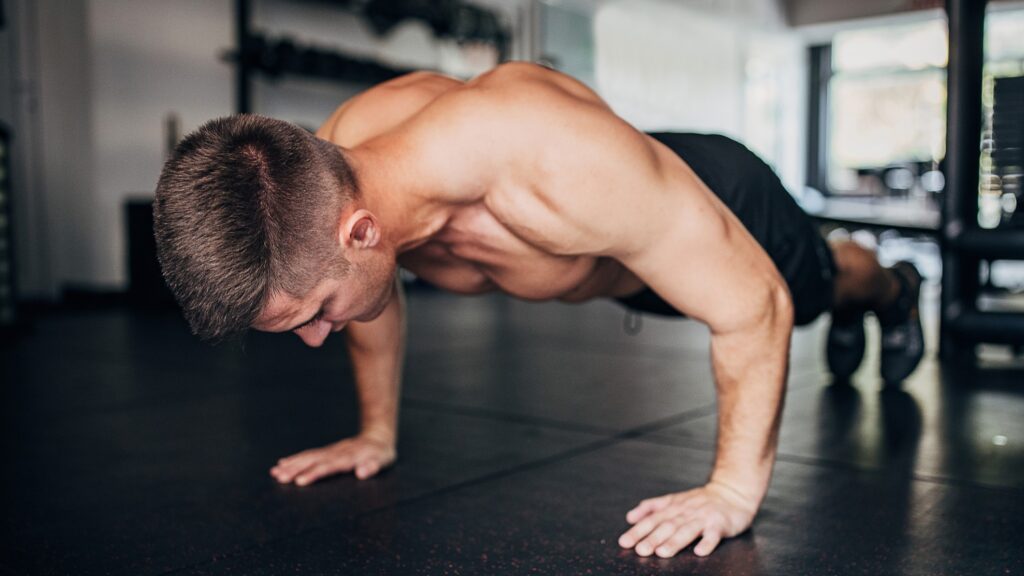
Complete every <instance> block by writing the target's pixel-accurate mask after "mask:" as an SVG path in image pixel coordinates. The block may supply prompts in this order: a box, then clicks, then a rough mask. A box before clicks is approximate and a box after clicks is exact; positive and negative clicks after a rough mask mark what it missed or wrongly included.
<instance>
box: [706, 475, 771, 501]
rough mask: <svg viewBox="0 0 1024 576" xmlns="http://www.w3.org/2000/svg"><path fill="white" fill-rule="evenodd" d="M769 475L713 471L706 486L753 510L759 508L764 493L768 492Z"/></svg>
mask: <svg viewBox="0 0 1024 576" xmlns="http://www.w3.org/2000/svg"><path fill="white" fill-rule="evenodd" d="M769 477H770V472H769V474H751V473H749V472H747V473H745V474H730V473H728V472H725V471H717V470H716V471H715V472H713V473H712V474H711V478H710V479H709V480H708V486H715V487H718V488H720V489H721V490H722V491H724V492H726V493H728V494H729V495H731V496H732V497H734V498H735V499H737V500H742V501H743V502H744V503H746V504H748V505H750V506H751V507H753V508H754V509H757V508H759V507H760V506H761V501H762V500H764V496H765V493H766V492H768V481H769Z"/></svg>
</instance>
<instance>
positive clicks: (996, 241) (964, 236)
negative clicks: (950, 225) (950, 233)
mask: <svg viewBox="0 0 1024 576" xmlns="http://www.w3.org/2000/svg"><path fill="white" fill-rule="evenodd" d="M947 246H949V248H950V249H951V250H952V251H958V252H960V253H961V254H967V255H971V256H976V257H979V258H984V259H986V260H999V259H1003V260H1024V230H1021V229H1017V230H1014V229H1012V228H1006V229H1000V228H997V229H995V230H981V229H970V230H965V231H964V232H963V233H961V234H960V235H959V236H957V237H956V238H950V239H949V240H948V242H947Z"/></svg>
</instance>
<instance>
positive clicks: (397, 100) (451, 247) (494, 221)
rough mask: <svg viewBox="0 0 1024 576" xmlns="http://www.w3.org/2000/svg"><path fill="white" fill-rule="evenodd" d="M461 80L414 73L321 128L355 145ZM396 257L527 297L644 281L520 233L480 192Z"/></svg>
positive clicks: (438, 275)
mask: <svg viewBox="0 0 1024 576" xmlns="http://www.w3.org/2000/svg"><path fill="white" fill-rule="evenodd" d="M460 85H462V83H461V82H460V81H458V80H455V79H452V78H448V77H445V76H440V75H436V74H429V73H415V74H410V75H408V76H403V77H401V78H398V79H395V80H392V81H390V82H387V83H384V84H381V85H379V86H377V87H375V88H373V89H371V90H369V91H367V92H364V93H362V94H360V95H359V96H357V97H355V98H353V99H352V100H349V101H348V102H346V103H345V104H344V105H343V106H342V107H340V108H339V109H338V110H337V111H336V112H335V113H334V114H333V115H332V116H331V118H330V119H329V120H328V121H327V122H326V123H325V124H324V125H323V126H322V127H321V128H320V130H319V131H318V132H317V135H318V136H320V137H322V138H325V139H328V140H331V141H333V142H334V143H336V144H339V145H341V146H343V147H346V148H348V147H353V146H357V145H359V144H360V143H362V142H365V141H367V140H370V139H372V138H374V137H376V136H378V135H380V134H383V133H386V132H389V131H392V130H401V128H402V125H403V123H405V122H406V121H408V120H409V119H410V118H412V117H413V116H415V115H416V114H417V113H418V112H419V111H420V110H422V109H423V107H425V106H426V105H427V104H429V103H430V102H432V101H433V100H434V99H435V98H437V97H439V96H440V95H442V94H444V93H445V92H447V91H448V90H451V89H453V88H457V87H459V86H460ZM398 261H399V263H400V264H401V265H402V266H404V267H405V268H407V269H408V270H410V271H412V272H413V273H414V274H416V275H417V276H419V277H421V278H423V279H424V280H426V281H428V282H430V283H432V284H434V285H436V286H438V287H440V288H443V289H445V290H450V291H453V292H459V293H464V294H476V293H482V292H487V291H490V290H495V289H499V290H502V291H504V292H507V293H509V294H512V295H514V296H517V297H519V298H524V299H529V300H548V299H560V300H563V301H567V302H582V301H585V300H588V299H591V298H595V297H600V296H625V295H628V294H631V293H634V292H636V291H638V290H639V289H640V288H642V287H643V283H642V282H641V281H640V280H639V279H638V278H637V277H636V276H635V275H633V274H632V273H631V272H630V271H629V270H628V269H626V268H625V267H624V266H622V265H621V264H620V263H619V262H617V261H615V260H614V259H611V258H608V257H594V256H577V255H572V256H567V255H557V254H552V253H550V252H548V251H545V250H543V249H542V248H540V247H538V246H537V245H535V244H532V243H530V242H528V241H527V240H525V239H524V238H523V237H521V236H520V235H517V234H516V233H514V232H513V230H512V229H511V228H510V227H509V226H508V225H507V224H506V223H504V222H502V220H501V218H499V217H498V216H497V215H496V214H495V213H494V212H493V211H492V210H490V209H489V208H488V206H487V204H486V202H484V201H483V200H479V201H476V202H471V203H467V204H462V205H459V207H458V208H457V209H456V210H455V211H454V212H453V213H452V216H451V218H449V219H448V220H447V221H446V223H445V224H444V226H443V227H442V228H441V229H440V230H439V231H438V232H437V233H436V234H434V235H433V236H432V237H431V238H430V239H429V240H428V241H427V242H426V243H424V244H421V245H419V246H417V247H416V248H414V249H412V250H409V251H407V252H404V253H402V254H400V255H399V258H398Z"/></svg>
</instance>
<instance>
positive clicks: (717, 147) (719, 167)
mask: <svg viewBox="0 0 1024 576" xmlns="http://www.w3.org/2000/svg"><path fill="white" fill-rule="evenodd" d="M649 135H650V136H651V137H652V138H654V139H656V140H658V141H659V142H661V143H662V144H664V145H665V146H668V147H669V148H670V149H672V151H674V152H675V153H676V154H678V155H679V157H680V158H682V159H683V160H684V161H685V162H686V163H687V164H688V165H689V166H690V168H692V169H693V171H694V172H696V173H697V176H699V177H700V179H701V180H703V181H704V184H706V185H707V186H708V188H710V189H711V191H712V192H714V193H715V195H717V196H718V197H719V198H721V199H722V202H724V203H725V205H726V206H728V207H729V209H730V210H732V211H733V213H734V214H736V216H737V217H738V218H739V219H740V222H742V223H743V225H744V226H745V227H746V228H747V230H748V231H750V233H751V235H753V236H754V238H755V239H756V240H757V242H758V243H759V244H761V247H762V248H764V249H765V251H766V252H767V253H768V256H770V257H771V259H772V261H773V262H775V266H776V268H778V269H779V272H780V273H781V274H782V277H783V278H785V279H786V283H787V284H788V285H789V291H790V293H791V294H792V296H793V306H794V316H795V317H794V321H795V323H796V324H797V325H798V326H800V325H803V324H809V323H810V322H812V321H813V320H814V319H815V318H817V317H818V315H819V314H821V313H822V312H825V311H827V310H829V309H830V308H831V307H832V283H833V278H834V276H835V271H836V267H835V261H834V260H833V259H832V250H830V249H829V247H828V245H827V244H826V243H825V240H824V239H823V238H822V237H821V234H819V233H818V229H817V226H815V224H814V221H813V220H812V219H811V218H810V217H809V216H808V215H807V214H806V213H804V211H803V210H802V209H801V208H800V207H799V206H798V205H797V203H796V201H794V200H793V197H792V196H790V195H789V192H787V191H786V189H785V188H784V187H783V186H782V182H780V181H779V178H778V176H776V175H775V173H774V172H773V171H772V169H771V168H770V167H769V166H768V165H767V164H765V163H764V162H763V161H762V160H761V159H760V158H758V157H757V156H756V155H755V154H754V153H753V152H751V151H750V150H748V149H747V148H746V147H745V146H743V145H742V144H740V143H738V142H736V141H735V140H731V139H729V138H726V137H725V136H719V135H713V134H685V133H672V132H657V133H651V134H649ZM685 250H686V247H685V246H683V247H681V248H680V252H685ZM698 273H699V272H698ZM618 301H619V302H621V303H622V304H624V305H625V306H626V307H628V308H630V309H632V310H635V311H638V312H650V313H653V314H660V315H664V316H682V314H680V313H679V312H678V311H677V310H676V309H675V308H673V307H672V306H671V305H670V304H668V303H667V302H665V300H663V299H662V298H661V297H660V296H658V294H656V293H655V292H654V291H653V290H651V289H650V288H644V289H643V290H641V291H640V292H638V293H636V294H633V295H631V296H627V297H624V298H618Z"/></svg>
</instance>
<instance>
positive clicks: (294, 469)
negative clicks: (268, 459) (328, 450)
mask: <svg viewBox="0 0 1024 576" xmlns="http://www.w3.org/2000/svg"><path fill="white" fill-rule="evenodd" d="M319 458H320V454H319V453H316V452H303V453H301V454H296V455H295V456H292V457H289V458H285V459H282V460H279V461H278V464H277V466H274V468H273V469H272V470H277V471H278V472H279V474H275V476H283V477H285V478H287V480H285V481H286V482H287V481H290V480H291V479H292V478H294V477H295V475H296V474H298V473H299V472H301V471H303V470H305V469H306V468H309V467H310V466H312V465H313V464H314V463H316V461H317V459H319Z"/></svg>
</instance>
